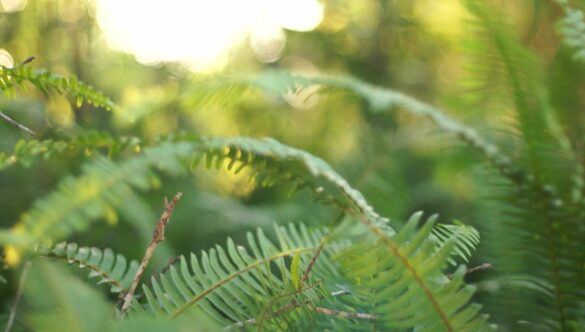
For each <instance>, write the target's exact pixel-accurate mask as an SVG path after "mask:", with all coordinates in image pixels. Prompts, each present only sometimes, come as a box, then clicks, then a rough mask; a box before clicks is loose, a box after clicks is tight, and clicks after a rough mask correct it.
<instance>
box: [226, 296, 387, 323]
mask: <svg viewBox="0 0 585 332" xmlns="http://www.w3.org/2000/svg"><path fill="white" fill-rule="evenodd" d="M301 291H302V290H301ZM296 292H300V291H296ZM296 292H295V294H296ZM347 294H349V292H348V291H346V290H340V291H336V292H333V293H331V296H333V297H335V296H343V295H347ZM285 295H286V296H290V293H287V294H285ZM324 298H325V297H324V296H322V295H321V296H319V300H323V299H324ZM303 305H306V306H307V308H309V309H311V310H314V311H317V312H319V313H322V314H325V315H330V316H337V317H344V318H357V319H367V320H375V319H377V317H376V316H374V315H371V314H364V313H357V312H349V311H339V310H333V309H328V308H323V307H315V306H312V305H311V301H310V300H305V301H303V302H302V303H299V302H297V301H295V300H293V301H291V303H288V304H286V305H284V306H282V307H280V308H279V309H278V310H276V311H275V312H274V313H273V314H272V315H270V316H268V317H267V318H266V319H271V318H274V317H277V316H280V315H282V314H285V313H286V312H288V311H291V310H293V309H296V308H298V307H302V306H303ZM246 324H249V325H254V324H257V321H256V319H255V318H250V319H248V320H246V321H243V322H237V323H234V324H232V325H230V326H227V327H226V328H225V329H226V330H229V329H231V328H232V327H244V326H245V325H246Z"/></svg>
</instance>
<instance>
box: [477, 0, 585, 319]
mask: <svg viewBox="0 0 585 332" xmlns="http://www.w3.org/2000/svg"><path fill="white" fill-rule="evenodd" d="M466 4H467V7H468V9H469V10H470V11H471V12H472V13H473V14H474V15H475V16H476V17H477V21H476V24H477V25H478V27H479V29H481V30H480V31H483V32H485V34H484V35H483V36H484V37H483V39H482V40H485V41H486V43H487V45H489V47H488V52H492V53H490V54H493V56H492V59H495V60H494V61H495V62H499V66H500V67H501V68H502V75H504V77H505V78H506V81H507V83H508V84H509V87H510V89H509V90H510V91H511V94H510V96H509V97H510V99H511V100H512V101H513V102H514V105H515V110H516V114H517V118H518V126H519V127H520V128H519V132H520V133H521V135H522V136H521V138H522V141H523V143H524V144H523V151H522V154H521V155H520V158H519V159H520V162H519V163H521V164H524V165H525V166H526V167H527V168H528V169H530V173H531V175H532V176H533V177H534V178H533V179H532V182H533V183H535V185H534V186H522V185H518V184H517V183H516V184H510V183H507V184H504V187H501V188H500V189H499V191H501V194H500V195H499V196H497V197H496V199H497V201H498V204H499V208H500V211H501V212H502V213H501V214H500V215H498V217H497V225H494V226H493V227H491V229H492V232H489V233H488V234H490V235H491V236H490V238H489V239H488V241H487V242H488V245H490V246H492V248H493V249H492V250H493V253H494V257H493V261H494V264H496V266H498V267H499V268H500V271H505V272H504V273H505V274H504V275H505V276H506V277H509V278H517V277H522V276H524V275H530V278H529V279H527V280H526V283H527V284H529V283H535V284H538V285H543V287H544V288H545V289H546V291H545V292H544V294H546V295H543V294H542V293H541V292H533V291H530V289H538V288H539V287H537V286H536V285H535V286H534V287H530V288H526V289H523V290H520V289H516V290H513V291H501V292H500V293H499V296H500V298H498V299H496V300H495V301H494V303H493V304H494V305H493V306H494V308H495V309H494V310H498V308H501V303H502V302H506V303H507V304H508V303H509V305H508V307H507V309H506V310H507V314H506V315H498V316H502V317H512V319H511V320H512V322H511V324H510V325H511V326H516V325H517V324H518V323H517V322H518V321H522V320H524V319H526V318H525V317H531V316H532V317H535V319H537V320H538V322H537V323H536V324H535V325H537V326H538V327H539V328H540V329H543V330H566V329H567V322H568V321H569V320H570V319H571V317H574V315H575V313H574V310H573V309H572V308H574V307H575V305H576V303H577V302H578V301H580V299H581V300H582V299H583V298H584V297H583V294H581V293H580V291H578V289H579V288H581V287H582V286H580V285H582V282H581V281H579V279H580V278H579V277H578V275H579V274H580V273H581V270H582V268H580V267H582V266H583V262H584V259H583V255H581V254H580V252H582V251H583V249H584V248H583V243H582V238H583V236H585V233H583V229H582V227H580V226H579V225H580V224H581V223H582V217H581V216H580V213H579V212H578V211H579V210H580V207H575V206H574V205H573V203H572V202H571V200H570V199H569V197H570V195H569V191H570V190H565V189H566V188H571V187H573V186H574V183H575V182H574V175H575V174H576V173H577V172H578V169H579V168H578V166H577V165H576V161H575V159H576V158H575V156H574V154H573V152H572V151H571V150H570V149H569V148H568V144H567V143H566V138H565V136H564V133H562V131H561V129H560V125H559V124H558V122H557V121H556V118H555V117H554V113H553V110H552V108H551V106H550V104H549V102H548V97H547V92H546V90H545V89H544V86H545V84H544V83H543V82H544V79H543V77H542V74H541V73H540V68H541V67H542V66H541V65H540V64H539V63H538V61H537V60H536V59H535V56H534V55H533V53H532V52H531V51H529V50H527V49H526V48H524V47H523V46H521V45H520V43H519V42H518V41H517V40H516V38H514V36H513V35H512V33H511V32H510V31H509V30H508V28H507V27H506V25H505V24H502V22H501V21H500V20H499V19H498V15H497V14H496V13H495V11H493V10H491V8H489V7H488V6H485V5H483V4H481V3H478V2H475V1H467V2H466ZM484 53H485V52H484ZM500 186H501V184H500ZM491 214H493V211H492V213H491ZM502 254H504V255H505V256H501V255H502ZM526 290H528V292H526ZM519 296H522V298H523V301H522V303H518V301H517V298H518V297H519ZM527 298H530V300H526V299H527ZM526 302H528V304H527V303H526ZM533 312H538V313H539V314H538V315H534V316H533Z"/></svg>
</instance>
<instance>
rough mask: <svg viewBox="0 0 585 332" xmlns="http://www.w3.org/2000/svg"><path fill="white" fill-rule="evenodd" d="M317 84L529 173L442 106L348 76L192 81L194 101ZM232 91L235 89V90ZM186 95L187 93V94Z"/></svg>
mask: <svg viewBox="0 0 585 332" xmlns="http://www.w3.org/2000/svg"><path fill="white" fill-rule="evenodd" d="M312 85H318V86H321V87H323V89H339V90H343V91H350V92H351V93H353V94H355V95H357V96H359V97H361V98H363V99H364V100H366V102H367V103H368V104H369V106H370V107H369V109H370V110H371V111H372V112H374V113H380V112H386V111H388V110H390V109H392V108H393V107H400V108H402V109H404V110H405V111H408V112H411V113H414V114H416V115H419V116H424V117H427V118H429V119H430V120H431V121H433V122H434V123H435V124H436V125H437V126H438V127H439V128H440V129H442V130H444V131H445V132H447V133H450V134H452V135H454V136H456V137H458V138H460V139H461V140H463V141H464V142H466V143H467V144H469V145H470V146H471V147H472V148H474V149H476V150H478V151H479V152H480V153H482V154H483V155H484V156H485V157H486V158H487V159H488V160H489V161H490V162H491V163H492V164H494V165H495V166H496V168H497V169H498V170H499V171H500V172H501V173H502V174H503V175H505V176H506V177H508V178H510V179H512V180H513V181H515V182H521V183H526V182H529V180H530V177H529V176H528V174H526V172H525V171H523V170H522V169H520V168H519V167H518V166H517V165H515V163H514V162H513V161H512V159H510V157H508V156H507V155H505V154H504V153H503V152H501V151H500V149H499V148H498V147H497V146H496V145H494V144H492V143H490V142H489V141H488V140H486V139H485V138H483V137H482V136H480V135H479V134H478V133H477V132H476V130H475V129H473V128H472V127H469V126H466V125H464V124H462V123H460V122H459V121H457V120H455V119H453V118H451V117H449V116H448V115H447V114H446V112H444V111H442V110H441V109H439V108H437V107H434V106H431V105H429V104H425V103H423V102H421V101H418V100H416V99H414V98H412V97H409V96H407V95H405V94H402V93H400V92H398V91H394V90H391V89H384V88H381V87H378V86H375V85H371V84H369V83H366V82H363V81H361V80H358V79H356V78H353V77H351V76H315V77H310V78H309V77H303V76H299V75H293V74H291V73H289V72H286V71H265V72H263V73H261V74H258V75H248V76H246V75H244V76H230V77H223V78H213V80H211V81H206V80H199V81H196V82H194V90H195V91H197V90H198V89H203V90H205V91H207V95H208V98H207V99H203V101H202V100H197V103H204V102H214V101H216V100H218V101H219V103H223V102H225V100H229V98H230V96H232V95H236V92H238V95H241V91H242V90H245V89H252V90H254V89H257V90H261V91H264V92H267V93H270V94H276V95H282V94H286V93H288V92H290V91H295V90H298V89H303V88H306V87H308V86H312ZM234 91H235V92H234ZM187 98H188V97H187Z"/></svg>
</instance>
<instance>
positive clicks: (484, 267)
mask: <svg viewBox="0 0 585 332" xmlns="http://www.w3.org/2000/svg"><path fill="white" fill-rule="evenodd" d="M493 269H494V266H493V265H492V264H491V263H483V264H481V265H478V266H474V267H471V268H469V269H467V270H466V271H465V275H468V274H471V273H474V272H481V271H485V270H493ZM453 277H454V274H453V273H451V274H448V275H447V278H449V279H453Z"/></svg>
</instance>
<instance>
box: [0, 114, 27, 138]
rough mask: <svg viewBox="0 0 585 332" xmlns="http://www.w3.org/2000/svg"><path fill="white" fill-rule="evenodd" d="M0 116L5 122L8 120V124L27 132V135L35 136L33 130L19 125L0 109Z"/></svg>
mask: <svg viewBox="0 0 585 332" xmlns="http://www.w3.org/2000/svg"><path fill="white" fill-rule="evenodd" d="M0 118H1V119H2V120H4V121H6V122H8V123H9V124H10V125H12V126H14V127H16V128H18V129H20V130H22V131H24V132H25V133H27V135H29V136H35V132H34V131H32V130H30V129H28V128H27V127H25V126H23V125H21V124H20V123H18V122H16V121H14V120H12V118H10V117H9V116H8V115H6V114H4V113H2V111H0Z"/></svg>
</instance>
